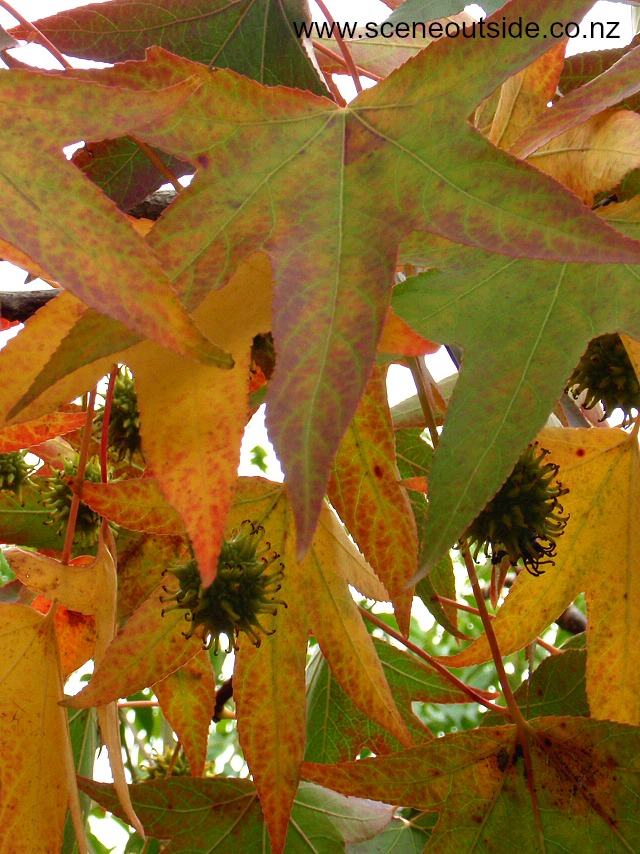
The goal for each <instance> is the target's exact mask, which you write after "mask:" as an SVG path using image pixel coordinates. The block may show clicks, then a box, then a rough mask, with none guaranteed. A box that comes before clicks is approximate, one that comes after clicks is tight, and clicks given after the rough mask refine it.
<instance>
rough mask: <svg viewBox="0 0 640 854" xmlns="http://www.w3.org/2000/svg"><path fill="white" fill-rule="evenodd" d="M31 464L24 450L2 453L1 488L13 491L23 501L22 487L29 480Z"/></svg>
mask: <svg viewBox="0 0 640 854" xmlns="http://www.w3.org/2000/svg"><path fill="white" fill-rule="evenodd" d="M30 473H31V466H30V465H28V464H27V462H26V460H25V458H24V454H23V453H22V451H12V452H11V453H8V454H0V490H5V491H6V492H13V493H14V495H16V496H17V498H18V500H19V501H22V487H23V486H24V485H25V483H26V482H27V479H28V477H29V474H30Z"/></svg>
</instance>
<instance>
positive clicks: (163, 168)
mask: <svg viewBox="0 0 640 854" xmlns="http://www.w3.org/2000/svg"><path fill="white" fill-rule="evenodd" d="M129 139H130V140H131V142H133V143H135V144H136V145H137V146H138V148H139V149H140V151H141V152H142V153H143V154H146V155H147V157H148V159H149V160H150V161H151V163H153V165H154V166H155V167H156V169H157V170H158V172H159V173H160V174H161V175H162V177H163V178H166V179H167V181H168V182H169V183H170V184H171V186H172V187H173V189H174V190H175V191H176V193H181V192H182V191H183V190H184V187H183V186H182V184H181V183H180V181H178V179H177V178H176V176H175V175H174V174H173V172H172V171H171V169H169V167H168V166H167V164H166V163H164V162H163V160H162V158H161V157H160V156H159V155H158V154H157V153H156V152H155V151H154V150H153V148H151V146H150V145H147V143H146V142H143V141H142V140H141V139H138V137H137V136H129Z"/></svg>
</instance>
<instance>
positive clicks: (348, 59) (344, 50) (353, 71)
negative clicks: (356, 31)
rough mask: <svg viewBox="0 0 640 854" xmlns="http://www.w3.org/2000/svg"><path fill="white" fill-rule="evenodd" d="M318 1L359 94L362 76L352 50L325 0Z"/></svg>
mask: <svg viewBox="0 0 640 854" xmlns="http://www.w3.org/2000/svg"><path fill="white" fill-rule="evenodd" d="M316 3H317V4H318V6H319V7H320V11H321V12H322V14H323V15H324V16H325V18H326V19H327V23H328V24H329V26H330V27H332V28H333V37H334V39H335V40H336V42H337V43H338V47H339V48H340V53H341V54H342V55H343V57H344V64H345V65H346V66H347V70H348V72H349V74H350V75H351V79H352V80H353V84H354V86H355V87H356V92H358V94H359V93H360V92H362V83H361V82H360V77H359V75H358V69H357V68H356V64H355V62H354V61H353V57H352V56H351V51H350V50H349V48H348V47H347V45H346V44H345V41H344V39H343V38H342V36H341V35H340V33H339V32H338V28H337V27H336V22H335V21H334V19H333V17H332V15H331V12H330V11H329V10H328V9H327V6H326V4H325V2H324V0H316Z"/></svg>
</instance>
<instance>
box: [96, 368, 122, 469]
mask: <svg viewBox="0 0 640 854" xmlns="http://www.w3.org/2000/svg"><path fill="white" fill-rule="evenodd" d="M117 378H118V366H117V365H115V366H114V368H113V369H112V371H111V373H110V374H109V385H108V387H107V395H106V397H105V399H104V411H103V413H102V430H101V432H100V479H101V480H102V482H103V483H106V482H107V480H108V472H107V465H108V453H109V424H110V421H111V407H112V406H113V391H114V389H115V386H116V379H117Z"/></svg>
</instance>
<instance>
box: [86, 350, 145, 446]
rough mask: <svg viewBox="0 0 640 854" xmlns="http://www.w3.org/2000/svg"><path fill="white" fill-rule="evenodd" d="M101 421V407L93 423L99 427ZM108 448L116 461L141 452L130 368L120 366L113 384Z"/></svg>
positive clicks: (136, 405)
mask: <svg viewBox="0 0 640 854" xmlns="http://www.w3.org/2000/svg"><path fill="white" fill-rule="evenodd" d="M103 420H104V406H103V407H101V408H100V409H99V410H98V412H97V414H96V419H95V421H96V426H97V428H98V429H101V427H102V422H103ZM109 448H110V449H111V450H112V451H113V453H114V454H115V456H116V459H117V460H118V462H120V461H121V460H125V459H126V460H131V458H132V457H133V456H134V455H135V454H138V453H142V441H141V439H140V411H139V409H138V396H137V394H136V389H135V381H134V379H133V375H132V373H131V371H130V370H129V369H128V368H127V367H126V366H124V365H122V366H121V367H120V369H119V370H118V374H117V376H116V381H115V384H114V387H113V400H112V403H111V414H110V416H109Z"/></svg>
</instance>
